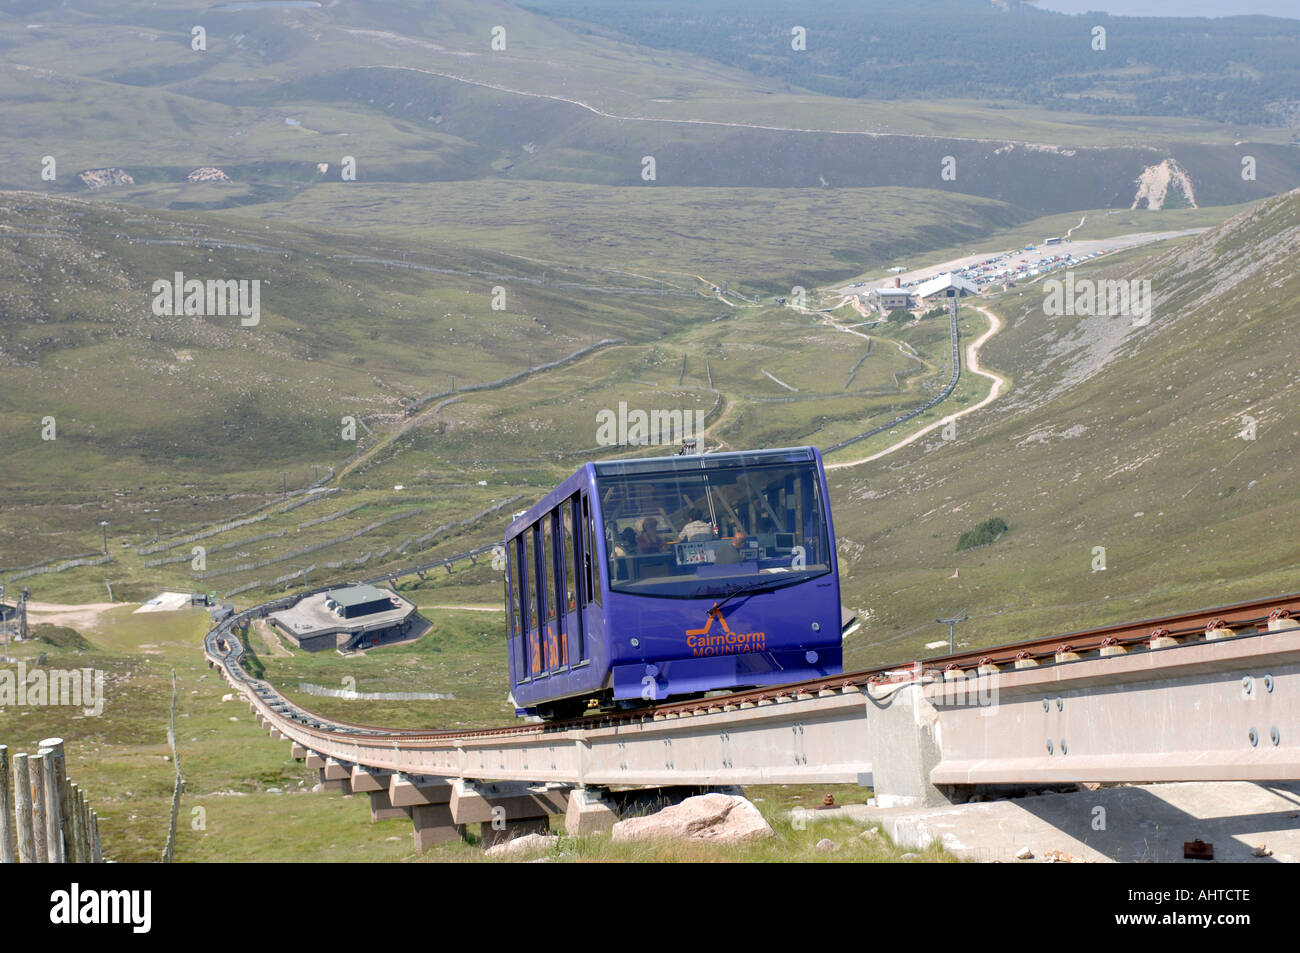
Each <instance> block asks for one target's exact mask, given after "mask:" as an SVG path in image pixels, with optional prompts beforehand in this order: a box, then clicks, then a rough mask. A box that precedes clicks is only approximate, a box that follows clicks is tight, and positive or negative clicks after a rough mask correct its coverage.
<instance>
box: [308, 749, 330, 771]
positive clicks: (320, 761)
mask: <svg viewBox="0 0 1300 953" xmlns="http://www.w3.org/2000/svg"><path fill="white" fill-rule="evenodd" d="M305 761H306V763H307V769H308V770H314V769H317V768H321V769H323V768H324V767H325V759H324V758H322V757H321V756H320V755H318V754H317V753H316V752H315V751H308V752H307V757H306V759H305Z"/></svg>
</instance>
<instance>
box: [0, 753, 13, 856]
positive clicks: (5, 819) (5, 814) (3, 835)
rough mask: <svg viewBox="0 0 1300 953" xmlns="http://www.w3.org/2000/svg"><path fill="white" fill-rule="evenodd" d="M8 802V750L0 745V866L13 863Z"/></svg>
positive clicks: (10, 807) (10, 806) (11, 812)
mask: <svg viewBox="0 0 1300 953" xmlns="http://www.w3.org/2000/svg"><path fill="white" fill-rule="evenodd" d="M9 801H10V797H9V748H8V747H6V746H5V745H0V864H12V863H13V862H14V812H13V805H12V804H10V803H9Z"/></svg>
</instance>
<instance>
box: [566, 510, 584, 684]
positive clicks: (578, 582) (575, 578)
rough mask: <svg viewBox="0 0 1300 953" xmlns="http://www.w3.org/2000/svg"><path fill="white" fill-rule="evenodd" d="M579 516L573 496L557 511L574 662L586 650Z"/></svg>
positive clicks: (581, 657)
mask: <svg viewBox="0 0 1300 953" xmlns="http://www.w3.org/2000/svg"><path fill="white" fill-rule="evenodd" d="M581 513H582V508H581V506H580V504H579V502H578V495H577V494H576V493H575V494H574V495H573V496H571V497H569V498H568V499H567V500H565V501H564V508H563V509H562V510H561V516H560V523H561V526H562V529H563V531H564V563H565V568H564V605H565V612H567V613H571V614H572V618H573V620H574V627H575V629H576V632H574V633H570V634H573V635H575V636H576V639H577V645H576V651H577V655H578V657H577V659H575V660H574V661H579V660H581V659H584V658H586V657H587V651H586V646H585V644H584V638H583V627H582V600H581V598H580V596H581V589H582V582H583V576H584V575H585V572H584V570H583V560H582V531H581V530H582V524H581V523H579V522H578V519H579V517H580V515H581ZM568 648H569V646H568V640H567V639H566V640H565V645H564V652H565V661H566V662H567V661H568Z"/></svg>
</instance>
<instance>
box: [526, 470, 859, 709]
mask: <svg viewBox="0 0 1300 953" xmlns="http://www.w3.org/2000/svg"><path fill="white" fill-rule="evenodd" d="M505 548H506V602H507V625H508V627H509V646H510V687H511V697H512V698H513V700H514V702H515V711H516V713H517V714H520V715H538V716H541V717H542V718H546V719H558V718H570V717H577V716H579V715H581V714H582V713H583V712H584V711H585V710H586V709H587V708H588V707H599V708H604V709H614V708H630V707H637V706H641V705H646V704H649V703H650V702H653V701H656V700H663V699H667V698H683V697H699V696H701V695H703V694H704V693H705V692H708V691H713V690H718V689H731V688H740V687H746V686H759V685H771V684H781V683H785V682H792V681H798V680H800V679H808V678H816V677H818V676H823V675H833V674H837V673H839V672H840V670H841V668H840V666H841V634H840V631H841V630H840V623H841V616H840V586H839V571H838V568H837V566H836V558H835V532H834V529H833V528H832V526H831V513H830V507H829V505H828V504H827V494H826V476H825V473H824V472H823V469H822V459H821V454H820V453H819V452H818V450H817V448H815V447H796V448H789V449H781V450H755V451H746V452H739V453H708V454H680V455H677V456H669V457H655V458H643V459H629V460H615V461H605V462H597V463H587V464H585V465H584V466H583V467H582V468H581V469H580V470H578V471H577V472H576V473H575V474H573V476H571V477H569V478H568V479H567V480H565V481H564V482H563V483H561V484H560V485H559V486H558V487H556V488H555V489H554V490H552V491H551V492H550V493H549V494H547V495H546V497H544V498H543V499H542V500H541V501H540V502H539V503H537V504H536V505H535V506H533V507H532V508H531V509H529V510H527V511H525V512H524V513H522V514H520V515H519V516H518V517H517V518H516V519H515V520H514V521H513V522H512V523H511V524H510V526H509V528H508V529H507V531H506V536H505Z"/></svg>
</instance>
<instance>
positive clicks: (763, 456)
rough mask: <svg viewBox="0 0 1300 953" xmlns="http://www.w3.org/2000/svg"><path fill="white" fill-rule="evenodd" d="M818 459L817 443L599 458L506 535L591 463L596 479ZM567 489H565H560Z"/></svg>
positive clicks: (571, 484)
mask: <svg viewBox="0 0 1300 953" xmlns="http://www.w3.org/2000/svg"><path fill="white" fill-rule="evenodd" d="M818 459H819V455H818V451H817V448H816V447H782V448H779V449H774V450H734V451H729V452H726V453H690V454H673V455H672V456H668V457H639V458H637V459H633V460H599V461H592V462H591V463H587V464H584V465H583V466H581V467H579V468H578V469H577V470H576V471H575V472H574V474H573V475H572V476H570V477H568V478H567V479H565V480H564V481H563V482H562V483H560V484H558V485H557V486H556V487H555V488H554V489H552V490H550V491H549V492H548V493H547V494H546V495H545V496H543V497H542V498H541V499H540V500H538V501H537V502H536V503H534V504H533V505H532V506H530V507H529V508H528V509H527V510H525V511H524V512H523V513H522V514H520V515H519V516H517V517H516V518H515V519H513V520H511V521H510V525H509V526H508V527H507V528H506V538H507V539H509V538H510V537H512V536H514V535H515V534H516V533H517V532H518V531H519V530H522V529H523V528H524V527H525V526H528V525H531V524H532V523H533V521H534V520H536V519H537V516H538V514H540V513H542V512H545V511H546V510H549V509H550V508H551V507H553V506H555V505H557V504H558V503H559V502H560V500H562V499H564V498H567V497H568V496H569V494H570V493H572V492H573V490H574V488H575V485H576V483H577V482H578V480H579V478H580V477H581V476H582V475H583V474H584V473H585V472H586V470H587V467H591V468H592V471H593V472H594V473H595V475H596V479H600V478H601V477H603V476H630V475H632V474H637V473H655V472H659V473H664V472H667V473H674V472H687V471H691V470H695V471H699V470H725V469H728V468H730V467H739V466H762V465H764V464H768V465H771V464H781V463H814V462H816V461H817V460H818ZM561 491H564V492H561Z"/></svg>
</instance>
